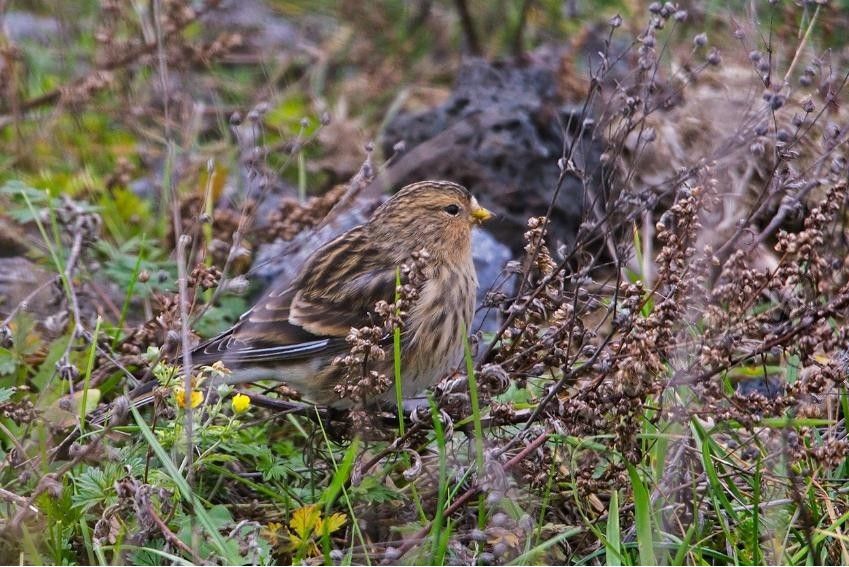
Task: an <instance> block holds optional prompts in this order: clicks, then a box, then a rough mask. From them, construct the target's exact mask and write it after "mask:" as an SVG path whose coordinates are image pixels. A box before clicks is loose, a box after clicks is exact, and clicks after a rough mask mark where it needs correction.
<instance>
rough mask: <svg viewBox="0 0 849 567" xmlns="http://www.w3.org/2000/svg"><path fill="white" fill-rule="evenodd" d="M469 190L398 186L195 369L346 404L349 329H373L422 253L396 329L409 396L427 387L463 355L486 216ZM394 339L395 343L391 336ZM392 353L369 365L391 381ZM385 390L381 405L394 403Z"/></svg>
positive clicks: (196, 354) (199, 357)
mask: <svg viewBox="0 0 849 567" xmlns="http://www.w3.org/2000/svg"><path fill="white" fill-rule="evenodd" d="M491 216H492V215H491V213H490V212H489V211H487V210H486V209H484V208H483V207H481V206H480V205H479V204H478V202H477V200H476V199H475V198H474V197H473V196H472V195H471V194H470V193H469V191H468V190H467V189H466V188H464V187H462V186H461V185H457V184H456V183H451V182H447V181H423V182H420V183H414V184H412V185H408V186H406V187H404V188H403V189H402V190H401V191H399V192H398V193H396V194H395V195H394V196H393V197H392V198H390V199H389V200H388V201H386V203H384V204H383V205H381V206H380V207H379V208H378V209H377V210H376V211H375V213H374V215H373V216H372V218H371V219H370V220H369V221H368V222H366V223H365V224H363V225H360V226H358V227H355V228H353V229H351V230H349V231H348V232H346V233H345V234H343V235H341V236H339V237H338V238H336V239H334V240H332V241H331V242H329V243H327V244H325V245H324V246H322V247H321V248H319V249H318V250H317V251H316V252H315V254H313V256H312V257H311V258H310V259H309V260H307V262H306V263H305V264H304V266H303V268H302V269H301V272H300V274H299V275H298V277H297V278H295V280H294V282H293V283H292V284H291V285H289V286H288V287H286V288H285V289H271V290H269V291H268V292H267V293H266V294H265V295H264V296H263V297H262V298H261V299H260V300H259V301H258V302H257V304H256V305H255V306H254V307H253V308H252V309H251V310H250V311H248V312H247V313H245V314H244V315H242V317H241V318H240V319H239V321H238V322H237V323H236V324H235V325H234V326H233V327H232V328H230V329H229V330H227V331H225V332H223V333H222V334H220V335H218V336H217V337H215V338H213V339H210V340H208V341H206V342H205V343H202V344H201V345H199V346H198V347H197V348H195V349H194V351H193V353H192V362H193V363H194V364H212V363H214V362H216V361H219V360H220V361H222V362H223V363H224V365H225V366H226V367H227V368H229V369H230V370H231V371H232V374H231V375H230V376H228V378H227V380H226V381H227V382H228V383H230V384H238V383H246V382H254V381H257V380H265V379H268V380H276V381H281V382H284V383H286V384H288V385H290V386H291V387H292V388H294V389H295V390H297V391H298V392H299V393H301V394H302V395H303V397H304V398H305V399H307V400H309V401H311V402H314V403H317V404H321V405H327V406H331V407H337V408H338V407H346V406H349V405H350V400H347V399H343V398H341V397H340V395H339V394H338V393H337V392H336V391H335V389H334V387H335V386H336V385H337V384H339V383H340V381H341V380H343V379H344V369H343V368H341V367H340V365H338V364H333V361H334V359H335V358H336V357H337V356H339V355H340V354H343V353H344V352H345V351H347V350H348V349H349V348H350V345H349V344H348V343H347V342H346V340H345V337H346V336H347V335H348V333H349V332H350V330H351V329H352V328H359V327H363V326H366V325H370V324H372V320H373V313H374V307H375V304H376V303H377V302H378V301H381V300H383V301H386V302H387V303H391V302H392V301H394V299H395V288H396V273H397V270H398V268H399V266H401V264H403V263H405V262H408V261H409V260H410V258H411V257H412V255H413V254H414V253H416V252H418V251H419V250H421V249H425V250H427V252H428V254H429V259H428V261H427V265H426V268H425V273H424V276H425V280H424V283H423V284H422V287H421V289H420V292H419V297H418V300H417V301H416V302H415V304H414V305H413V306H412V307H411V308H410V312H409V313H408V314H407V315H406V317H405V318H404V321H403V329H402V354H401V361H402V363H401V367H402V380H403V392H404V396H405V397H409V396H412V395H414V394H416V393H419V392H421V391H422V390H424V389H425V388H427V387H428V386H431V385H433V384H434V383H436V382H437V381H438V380H440V379H441V378H442V377H443V376H445V375H446V374H447V373H448V372H450V371H451V370H452V369H453V368H456V367H457V365H458V364H459V363H460V362H461V361H462V359H463V339H464V334H465V333H466V332H467V330H468V329H469V325H470V324H471V321H472V316H473V312H474V300H475V291H476V288H477V275H476V274H475V267H474V264H473V262H472V241H471V232H472V227H473V226H474V225H475V224H478V223H481V222H483V221H485V220H487V219H489V218H490V217H491ZM390 343H391V339H390ZM392 363H393V361H392V357H391V356H388V357H387V358H386V360H383V361H380V363H379V365H378V366H375V367H373V368H374V369H375V370H377V371H378V372H381V373H383V374H385V375H387V376H390V377H391V376H392ZM394 395H395V394H394V390H393V389H391V388H390V389H389V391H388V392H386V393H385V394H384V395H383V396H382V398H381V399H382V400H387V401H389V400H393V399H394Z"/></svg>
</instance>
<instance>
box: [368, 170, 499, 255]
mask: <svg viewBox="0 0 849 567" xmlns="http://www.w3.org/2000/svg"><path fill="white" fill-rule="evenodd" d="M490 218H492V213H491V212H489V211H488V210H486V209H485V208H483V207H482V206H481V205H480V204H479V203H478V201H477V199H475V198H474V197H473V196H472V194H471V193H469V190H468V189H466V188H465V187H463V186H462V185H458V184H457V183H452V182H450V181H421V182H419V183H413V184H411V185H407V186H406V187H404V188H403V189H401V190H400V191H399V192H398V193H396V194H395V195H393V196H392V198H391V199H389V200H388V201H386V202H385V203H384V204H383V205H381V206H380V208H378V209H377V211H375V214H374V216H373V217H372V219H371V221H369V224H370V225H371V226H372V227H374V229H375V230H377V231H379V232H380V233H382V234H384V235H386V236H387V237H392V239H393V241H394V242H404V243H408V244H409V245H410V246H412V249H413V250H418V249H421V248H425V249H427V251H428V252H429V253H430V254H431V256H435V257H448V256H451V255H454V254H458V253H467V252H468V251H469V250H470V249H471V230H472V227H473V226H475V225H477V224H480V223H483V222H484V221H486V220H488V219H490ZM404 252H409V251H404Z"/></svg>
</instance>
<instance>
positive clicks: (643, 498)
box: [628, 463, 657, 565]
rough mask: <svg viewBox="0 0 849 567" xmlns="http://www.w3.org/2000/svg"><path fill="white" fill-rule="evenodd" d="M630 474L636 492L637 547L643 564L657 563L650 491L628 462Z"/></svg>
mask: <svg viewBox="0 0 849 567" xmlns="http://www.w3.org/2000/svg"><path fill="white" fill-rule="evenodd" d="M628 475H629V476H630V477H631V487H632V488H633V492H634V519H635V521H636V524H637V549H638V550H639V552H640V564H641V565H657V559H655V556H654V540H653V536H652V526H651V499H650V498H649V491H648V489H647V488H646V485H645V484H643V481H642V480H641V479H640V474H639V473H638V472H637V469H635V468H634V466H633V465H631V464H630V463H628Z"/></svg>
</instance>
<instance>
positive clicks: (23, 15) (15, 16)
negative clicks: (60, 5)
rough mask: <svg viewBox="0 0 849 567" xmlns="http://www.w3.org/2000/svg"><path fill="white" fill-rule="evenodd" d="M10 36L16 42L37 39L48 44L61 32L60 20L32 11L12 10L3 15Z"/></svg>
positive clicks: (36, 40)
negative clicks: (32, 12) (38, 14)
mask: <svg viewBox="0 0 849 567" xmlns="http://www.w3.org/2000/svg"><path fill="white" fill-rule="evenodd" d="M3 23H4V25H5V28H6V30H7V31H8V33H9V38H10V39H11V40H12V41H15V42H25V41H35V42H38V43H44V44H48V43H51V42H52V41H55V40H56V36H57V35H58V34H59V22H58V20H56V19H55V18H48V17H46V16H37V15H35V14H31V13H30V12H18V11H15V10H11V11H9V12H7V13H6V14H5V15H4V16H3Z"/></svg>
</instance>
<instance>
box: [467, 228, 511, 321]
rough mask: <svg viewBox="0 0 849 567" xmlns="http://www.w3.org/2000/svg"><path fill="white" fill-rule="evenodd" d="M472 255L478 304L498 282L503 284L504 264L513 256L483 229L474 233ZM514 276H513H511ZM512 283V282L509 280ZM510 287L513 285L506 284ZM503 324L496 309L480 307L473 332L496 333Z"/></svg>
mask: <svg viewBox="0 0 849 567" xmlns="http://www.w3.org/2000/svg"><path fill="white" fill-rule="evenodd" d="M472 256H473V257H474V260H475V270H476V271H477V273H478V296H477V301H476V305H478V306H480V305H481V304H482V303H483V300H484V298H485V297H486V294H487V293H488V292H489V291H490V290H491V289H494V288H495V286H496V284H499V286H500V285H501V284H502V282H501V281H500V279H499V278H501V274H502V270H503V268H504V264H506V263H507V262H508V261H509V260H511V259H512V258H513V253H512V252H511V251H510V248H509V247H508V246H506V245H504V244H502V243H501V242H499V241H498V240H496V239H495V237H494V236H492V234H490V233H489V232H487V231H486V230H483V229H478V230H475V231H474V232H473V233H472ZM511 277H513V276H511ZM508 283H511V284H512V282H508ZM504 287H505V289H510V288H511V287H512V285H507V286H504ZM500 324H501V317H500V314H499V312H498V311H497V310H496V309H479V310H478V311H477V312H476V313H475V319H474V321H473V322H472V329H471V331H472V332H476V331H483V332H485V333H494V332H495V331H497V330H498V327H499V325H500Z"/></svg>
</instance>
